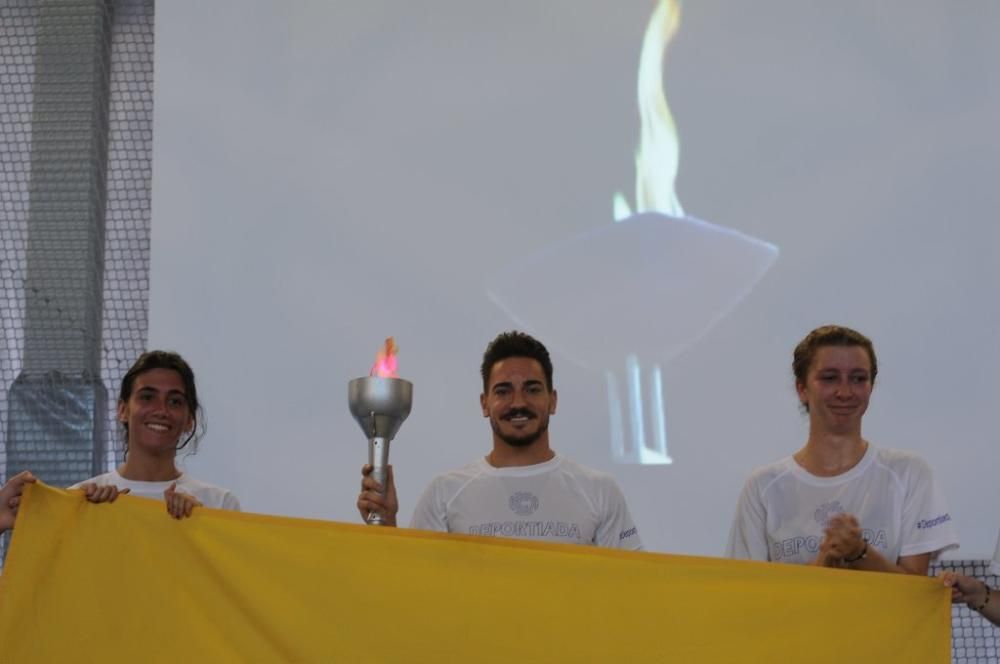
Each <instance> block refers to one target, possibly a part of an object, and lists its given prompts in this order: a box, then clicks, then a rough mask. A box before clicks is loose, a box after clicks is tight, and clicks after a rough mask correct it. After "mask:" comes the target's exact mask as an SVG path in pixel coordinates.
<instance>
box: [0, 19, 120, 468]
mask: <svg viewBox="0 0 1000 664" xmlns="http://www.w3.org/2000/svg"><path fill="white" fill-rule="evenodd" d="M111 19H112V17H111V3H110V1H105V0H42V2H41V3H40V9H39V22H38V33H37V34H38V40H37V54H36V58H35V79H34V84H33V87H32V104H33V106H32V143H31V185H30V190H29V202H30V211H29V221H28V241H27V262H26V278H25V339H24V354H23V364H22V372H21V374H20V375H19V376H18V377H17V379H16V380H15V382H14V384H13V386H12V387H11V390H10V395H9V401H8V419H7V426H8V431H7V471H8V474H13V473H16V472H18V471H20V470H22V469H26V468H28V469H31V470H33V471H35V473H36V474H38V475H39V477H41V479H43V480H44V481H46V482H49V483H51V484H55V485H63V486H65V485H68V484H71V483H73V482H76V481H79V480H81V479H86V478H87V477H89V476H90V475H92V474H94V473H95V472H98V471H100V470H101V469H102V466H103V462H104V458H105V455H104V449H103V447H104V440H105V436H104V435H103V434H104V429H105V426H106V419H107V417H108V416H107V394H106V390H105V388H104V386H103V384H102V382H101V380H100V357H101V353H100V349H101V338H100V333H101V305H102V303H101V293H102V277H103V269H102V264H103V251H104V207H105V195H106V192H105V179H106V166H107V145H108V96H109V78H110V76H109V74H110V72H109V69H110V52H111Z"/></svg>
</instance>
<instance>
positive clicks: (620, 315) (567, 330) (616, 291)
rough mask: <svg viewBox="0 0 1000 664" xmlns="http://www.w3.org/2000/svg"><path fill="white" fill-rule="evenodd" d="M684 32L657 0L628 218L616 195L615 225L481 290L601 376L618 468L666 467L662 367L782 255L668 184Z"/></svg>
mask: <svg viewBox="0 0 1000 664" xmlns="http://www.w3.org/2000/svg"><path fill="white" fill-rule="evenodd" d="M679 25H680V4H679V2H678V0H661V2H660V3H659V4H658V5H657V7H656V9H655V11H654V12H653V15H652V17H651V18H650V21H649V24H648V26H647V29H646V33H645V37H644V39H643V45H642V51H641V56H640V63H639V75H638V104H639V114H640V121H641V125H640V126H641V129H640V132H641V133H640V143H639V147H638V149H637V151H636V173H635V183H636V184H635V209H634V211H633V209H632V207H631V206H630V205H629V203H628V202H627V200H626V198H625V196H624V195H623V194H621V193H618V194H616V195H615V196H614V198H613V211H614V222H616V223H609V224H608V225H606V226H603V227H600V228H597V229H593V230H590V231H588V232H585V233H583V234H581V235H577V236H574V237H571V238H569V239H567V240H565V241H563V242H561V243H558V244H556V245H552V246H549V247H547V248H545V249H543V250H541V251H539V252H537V253H535V254H533V255H530V256H528V257H527V258H525V259H523V260H521V261H519V262H518V263H516V264H514V265H510V266H507V268H506V269H505V270H504V275H505V276H504V278H503V279H500V278H494V279H493V280H491V281H490V282H488V284H487V290H488V293H489V295H490V297H491V298H492V300H493V301H494V302H495V303H496V304H497V305H498V306H499V307H500V308H501V309H503V310H504V311H505V312H506V313H507V314H508V315H509V316H510V317H511V318H512V319H513V320H514V321H516V322H517V323H518V324H519V325H521V326H523V327H525V328H526V329H528V330H531V331H533V332H535V333H537V334H538V335H539V336H541V337H542V338H543V339H544V340H545V341H546V343H549V344H551V345H552V346H553V347H554V348H555V349H557V350H558V351H559V352H561V353H562V354H564V355H566V356H568V357H569V358H571V359H573V360H574V361H575V362H577V363H578V364H580V365H583V366H585V367H588V368H590V369H592V370H594V371H597V372H600V373H602V374H603V375H604V377H605V381H606V384H607V398H608V419H609V423H610V441H611V455H612V458H613V459H614V460H615V461H616V462H619V463H628V464H641V465H658V464H670V463H672V462H673V457H672V456H671V454H670V452H669V449H668V432H667V408H666V404H665V403H664V398H663V385H664V380H665V379H664V371H663V364H664V363H666V362H668V361H669V360H671V359H672V358H673V357H675V356H677V355H678V354H679V353H681V352H682V351H683V350H684V349H686V348H687V347H689V346H690V345H691V344H693V343H695V342H696V341H697V340H698V339H699V338H700V337H701V336H703V335H704V334H705V333H706V332H708V330H710V329H711V328H712V326H714V325H715V324H716V323H717V322H718V321H719V320H721V319H722V318H724V317H725V316H726V314H727V313H728V312H729V311H731V310H732V309H733V307H735V306H736V305H737V304H738V303H739V302H740V301H741V300H742V299H743V298H744V297H745V296H746V295H747V294H748V293H749V292H750V291H751V290H752V289H753V287H754V285H755V284H756V283H757V282H758V281H759V279H760V278H761V277H762V276H763V275H764V274H765V273H766V272H767V270H768V269H769V268H770V267H771V265H772V264H773V263H774V261H775V260H776V259H777V256H778V248H777V247H776V246H775V245H773V244H770V243H768V242H766V241H764V240H760V239H757V238H754V237H751V236H749V235H746V234H744V233H741V232H739V231H736V230H734V229H731V228H727V227H725V226H720V225H716V224H713V223H709V222H707V221H703V220H700V219H697V218H694V217H692V216H690V215H687V214H685V212H684V210H683V208H682V207H681V204H680V201H679V200H678V197H677V194H676V191H675V187H674V183H675V180H676V176H677V171H678V164H679V155H680V150H679V140H678V134H677V129H676V127H675V124H674V120H673V116H672V115H671V112H670V108H669V106H668V105H667V100H666V95H665V92H664V88H663V61H664V57H665V53H666V50H667V46H668V45H669V43H670V41H671V39H672V38H673V36H674V35H675V34H676V32H677V30H678V28H679ZM510 275H514V276H510ZM521 275H530V276H521ZM529 278H530V280H531V282H532V284H534V286H533V287H528V286H529V284H527V282H526V280H527V279H529ZM538 283H543V284H545V287H544V288H542V289H539V288H538V287H537V284H538ZM636 295H639V296H640V297H638V298H636V297H635V296H636ZM628 296H630V297H628ZM637 301H638V302H639V304H638V305H637V304H636V302H637ZM600 321H605V322H606V321H611V322H612V324H613V326H614V327H615V328H616V329H617V330H618V334H616V335H615V336H613V337H608V336H607V335H606V334H604V333H601V332H599V331H600V330H602V329H604V327H605V326H604V325H601V324H598V323H599V322H600Z"/></svg>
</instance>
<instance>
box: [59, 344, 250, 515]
mask: <svg viewBox="0 0 1000 664" xmlns="http://www.w3.org/2000/svg"><path fill="white" fill-rule="evenodd" d="M200 410H201V409H200V407H199V405H198V391H197V389H196V387H195V382H194V372H193V371H192V370H191V367H190V366H189V365H188V363H187V362H185V361H184V359H183V358H182V357H181V356H180V355H178V354H177V353H171V352H167V351H162V350H154V351H150V352H148V353H143V354H142V356H141V357H140V358H139V359H138V360H137V361H136V363H135V364H133V365H132V368H131V369H129V370H128V373H126V374H125V377H124V378H123V379H122V385H121V391H120V393H119V396H118V421H119V422H120V423H121V424H122V427H123V428H124V429H125V462H124V463H123V464H122V465H121V466H119V467H118V468H117V469H116V470H113V471H111V472H110V473H104V474H103V475H98V476H97V477H93V478H91V479H89V480H86V481H85V482H80V483H79V484H76V485H74V486H72V487H70V488H71V489H83V491H84V494H85V495H86V497H87V499H88V500H90V501H91V502H95V503H100V502H111V501H114V500H115V498H117V497H118V494H119V493H131V494H132V495H136V496H143V497H147V498H165V499H166V503H167V511H168V512H169V513H170V515H171V516H173V517H174V518H177V519H180V518H182V517H186V516H190V515H191V510H192V509H194V508H195V507H198V506H205V507H214V508H219V509H229V510H239V509H240V503H239V501H238V500H237V499H236V496H234V495H233V494H232V493H231V492H230V491H228V490H226V489H223V488H221V487H217V486H213V485H211V484H207V483H205V482H201V481H199V480H196V479H194V478H193V477H191V476H189V475H188V474H187V473H184V472H183V471H181V470H180V469H178V468H177V465H176V463H175V458H176V456H177V452H178V450H181V449H184V448H185V447H186V446H187V445H188V444H192V445H194V446H196V445H197V441H196V440H195V432H196V430H197V427H198V415H199V414H200Z"/></svg>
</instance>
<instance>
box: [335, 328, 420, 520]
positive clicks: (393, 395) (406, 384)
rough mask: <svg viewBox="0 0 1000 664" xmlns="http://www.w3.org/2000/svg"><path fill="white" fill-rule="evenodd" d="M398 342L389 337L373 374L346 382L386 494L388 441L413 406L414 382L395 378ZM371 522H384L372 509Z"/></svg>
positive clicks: (353, 412) (370, 459) (375, 473)
mask: <svg viewBox="0 0 1000 664" xmlns="http://www.w3.org/2000/svg"><path fill="white" fill-rule="evenodd" d="M395 350H396V347H395V343H394V342H393V340H392V338H391V337H390V338H389V339H387V340H386V343H385V350H384V351H379V359H378V360H377V361H376V363H375V366H374V367H372V375H370V376H365V377H364V378H355V379H354V380H352V381H351V382H350V383H348V384H347V403H348V405H349V406H350V408H351V415H353V416H354V419H355V420H357V422H358V424H359V425H360V426H361V430H362V431H364V433H365V435H366V436H368V463H369V464H370V465H371V467H372V477H374V478H375V481H377V482H378V483H379V484H381V485H382V491H381V493H382V495H385V490H386V479H387V474H388V470H389V443H390V442H391V441H392V439H393V438H394V437H395V436H396V432H398V431H399V427H401V426H402V425H403V422H404V421H405V420H406V417H407V416H408V415H409V414H410V407H411V406H412V405H413V383H411V382H410V381H408V380H403V379H402V378H397V377H395V368H396V357H395ZM367 522H368V524H369V525H377V526H380V525H383V522H384V520H383V518H382V515H381V514H379V513H378V512H371V513H370V514H369V515H368V518H367Z"/></svg>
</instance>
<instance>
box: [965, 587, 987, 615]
mask: <svg viewBox="0 0 1000 664" xmlns="http://www.w3.org/2000/svg"><path fill="white" fill-rule="evenodd" d="M983 588H986V599H984V600H983V603H982V604H980V605H979V606H972V605H971V604H966V606H968V607H969V608H970V609H975V610H976V611H982V610H983V609H985V608H986V605H987V604H989V603H990V587H989V586H988V585H986V582H985V581H984V582H983Z"/></svg>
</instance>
